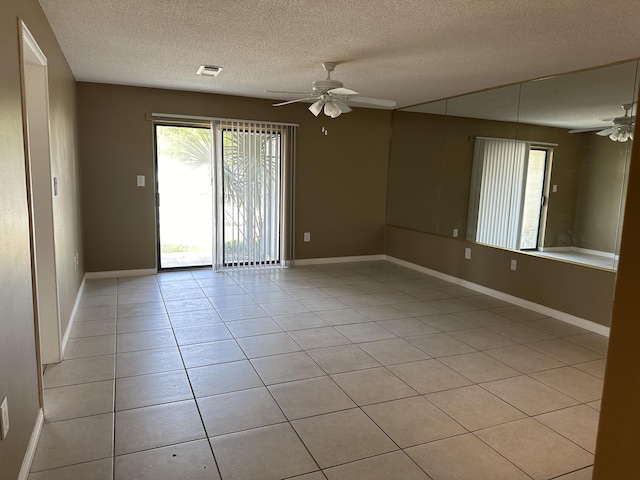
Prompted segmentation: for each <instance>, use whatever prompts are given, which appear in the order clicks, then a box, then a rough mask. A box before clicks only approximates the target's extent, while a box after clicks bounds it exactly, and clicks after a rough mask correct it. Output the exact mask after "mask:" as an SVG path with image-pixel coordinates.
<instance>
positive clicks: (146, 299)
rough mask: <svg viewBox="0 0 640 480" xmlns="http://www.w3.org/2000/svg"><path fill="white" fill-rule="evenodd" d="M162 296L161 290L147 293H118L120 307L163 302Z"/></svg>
mask: <svg viewBox="0 0 640 480" xmlns="http://www.w3.org/2000/svg"><path fill="white" fill-rule="evenodd" d="M162 300H163V299H162V294H160V291H159V290H155V289H154V290H150V291H147V292H133V293H122V292H119V293H118V305H133V304H134V303H155V302H162Z"/></svg>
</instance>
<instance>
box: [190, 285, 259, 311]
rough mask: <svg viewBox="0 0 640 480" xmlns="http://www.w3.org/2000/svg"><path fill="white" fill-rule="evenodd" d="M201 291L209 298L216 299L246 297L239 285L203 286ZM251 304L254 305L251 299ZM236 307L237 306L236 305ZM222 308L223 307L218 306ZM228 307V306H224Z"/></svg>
mask: <svg viewBox="0 0 640 480" xmlns="http://www.w3.org/2000/svg"><path fill="white" fill-rule="evenodd" d="M202 291H203V292H204V293H205V295H206V296H207V297H209V298H218V297H228V296H232V295H247V293H246V292H245V291H244V290H243V289H242V287H240V286H239V285H235V284H233V285H231V284H229V285H210V286H207V287H205V286H203V287H202ZM251 303H255V301H254V300H253V299H251ZM236 305H238V304H236ZM220 306H223V305H220ZM225 306H230V305H225Z"/></svg>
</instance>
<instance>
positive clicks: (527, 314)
mask: <svg viewBox="0 0 640 480" xmlns="http://www.w3.org/2000/svg"><path fill="white" fill-rule="evenodd" d="M493 312H495V313H497V314H499V315H503V316H505V317H507V318H511V319H513V320H516V321H518V322H526V321H529V320H536V319H538V318H545V317H546V315H544V314H542V313H538V312H534V311H533V310H529V309H526V308H523V307H518V306H516V305H508V306H505V307H499V308H495V309H493Z"/></svg>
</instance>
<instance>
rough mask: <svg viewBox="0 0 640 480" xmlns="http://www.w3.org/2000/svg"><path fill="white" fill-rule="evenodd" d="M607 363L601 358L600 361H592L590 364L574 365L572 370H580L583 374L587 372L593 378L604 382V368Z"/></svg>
mask: <svg viewBox="0 0 640 480" xmlns="http://www.w3.org/2000/svg"><path fill="white" fill-rule="evenodd" d="M606 364H607V361H606V359H604V358H602V359H600V360H593V361H591V362H586V363H578V364H576V365H574V366H573V367H574V368H577V369H578V370H582V371H583V372H587V373H589V374H591V375H593V376H594V377H598V378H599V379H600V380H604V369H605V367H606Z"/></svg>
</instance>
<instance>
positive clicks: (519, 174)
mask: <svg viewBox="0 0 640 480" xmlns="http://www.w3.org/2000/svg"><path fill="white" fill-rule="evenodd" d="M475 142H476V143H475V150H474V159H473V171H472V192H475V193H472V195H471V196H470V206H469V212H470V215H469V218H470V222H471V224H470V225H469V226H468V231H469V232H470V233H471V234H475V238H474V240H475V241H477V242H479V243H487V244H491V245H496V246H499V247H505V248H513V249H517V248H518V243H519V236H520V218H521V210H522V196H523V190H524V179H525V173H526V162H527V153H528V143H527V142H522V141H518V140H503V139H489V138H476V141H475Z"/></svg>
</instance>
